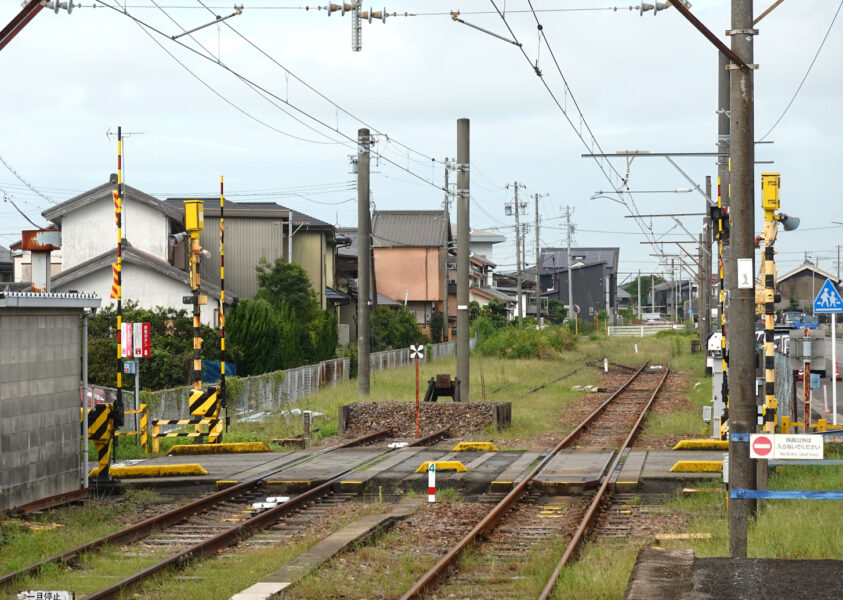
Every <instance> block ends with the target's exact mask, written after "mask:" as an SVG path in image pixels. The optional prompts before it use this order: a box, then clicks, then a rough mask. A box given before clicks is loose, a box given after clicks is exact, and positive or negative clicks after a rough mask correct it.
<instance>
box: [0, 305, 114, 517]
mask: <svg viewBox="0 0 843 600" xmlns="http://www.w3.org/2000/svg"><path fill="white" fill-rule="evenodd" d="M99 305H100V300H99V298H96V297H94V296H90V295H87V294H32V293H18V292H4V293H0V511H3V510H6V509H8V508H11V507H14V506H20V505H22V504H26V503H28V502H32V501H34V500H38V499H41V498H46V497H48V496H54V495H57V494H63V493H66V492H69V491H72V490H77V489H79V488H80V487H81V475H80V459H81V451H80V436H79V434H80V424H79V423H80V421H79V418H80V417H79V415H80V407H81V396H80V381H81V379H80V364H81V354H80V353H81V343H80V332H81V327H80V321H81V320H80V317H81V315H82V311H83V309H85V308H96V307H98V306H99Z"/></svg>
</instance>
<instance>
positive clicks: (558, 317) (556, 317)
mask: <svg viewBox="0 0 843 600" xmlns="http://www.w3.org/2000/svg"><path fill="white" fill-rule="evenodd" d="M567 313H568V309H566V308H565V303H564V302H562V301H561V300H557V299H555V298H551V299H550V301H549V302H548V303H547V314H548V316H549V317H550V320H551V321H553V322H554V323H561V322H562V321H564V320H565V316H566V315H567Z"/></svg>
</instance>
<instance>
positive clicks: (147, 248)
mask: <svg viewBox="0 0 843 600" xmlns="http://www.w3.org/2000/svg"><path fill="white" fill-rule="evenodd" d="M116 189H117V177H116V176H114V175H112V176H111V180H110V181H109V182H107V183H104V184H103V185H100V186H98V187H95V188H94V189H92V190H88V191H87V192H83V193H82V194H79V195H78V196H75V197H73V198H71V199H70V200H67V201H65V202H62V203H61V204H58V205H56V206H54V207H52V208H49V209H47V210H45V211H44V212H43V213H41V214H42V215H43V216H44V218H45V219H47V220H48V221H52V222H53V223H55V224H56V225H57V226H58V227H59V228H60V229H61V238H62V240H61V242H62V269H68V268H70V267H73V266H75V265H78V264H80V263H83V262H85V261H86V260H90V259H92V258H94V257H95V256H99V255H100V254H102V253H104V252H108V251H111V250H115V248H116V247H117V224H116V222H115V219H114V197H113V191H114V190H116ZM122 208H123V212H122V219H121V221H122V227H123V232H122V233H123V237H124V238H125V239H127V240H129V241H130V242H131V243H132V246H133V247H134V248H135V249H136V250H140V251H141V252H146V253H148V254H151V255H152V256H154V257H156V258H159V259H161V260H164V261H166V260H167V257H168V247H167V236H168V235H169V234H171V233H176V232H178V231H182V230H183V226H182V213H181V211H179V210H177V209H175V208H173V207H171V206H168V205H167V204H165V203H163V202H161V201H160V200H158V199H157V198H154V197H153V196H150V195H149V194H145V193H144V192H142V191H140V190H137V189H135V188H133V187H131V186H128V185H124V186H123V207H122ZM115 252H116V250H115Z"/></svg>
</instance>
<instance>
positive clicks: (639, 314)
mask: <svg viewBox="0 0 843 600" xmlns="http://www.w3.org/2000/svg"><path fill="white" fill-rule="evenodd" d="M638 318H639V319H640V318H641V269H638Z"/></svg>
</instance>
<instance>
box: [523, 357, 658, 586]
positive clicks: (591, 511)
mask: <svg viewBox="0 0 843 600" xmlns="http://www.w3.org/2000/svg"><path fill="white" fill-rule="evenodd" d="M669 373H670V368H667V369H665V373H664V376H663V377H662V378H661V380H660V381H659V384H658V385H657V386H656V389H655V390H654V391H653V394H652V395H651V396H650V400H649V401H648V402H647V405H646V406H645V407H644V409H643V410H642V411H641V414H640V415H638V420H637V421H635V425H633V426H632V430H631V431H630V432H629V435H628V436H626V440H624V443H623V445H622V446H621V447H620V449H619V450H618V452H617V455H616V456H615V460H614V461H613V462H612V466H611V467H610V468H609V470H608V471H607V474H606V477H604V478H603V484H602V485H601V486H600V489H598V490H597V493H595V494H594V498H593V499H592V501H591V504H589V506H588V510H586V512H585V514H584V515H583V518H582V520H581V521H580V525H579V527H577V530H576V531H575V532H574V535H573V537H572V538H571V541H570V542H568V547H567V548H565V552H564V553H563V554H562V558H560V559H559V563H558V564H557V565H556V568H555V569H553V572H552V573H551V574H550V578H549V579H548V582H547V584H545V586H544V589H543V590H542V592H541V594H540V595H539V597H538V600H547V599H548V598H549V597H550V593H551V592H552V591H553V586H555V585H556V580H557V579H558V578H559V574H560V573H561V572H562V569H563V568H564V567H565V565H566V564H567V563H568V560H569V559H570V558H571V556H573V554H574V552H575V551H576V549H577V546H578V545H579V542H580V540H581V539H582V538H583V536H584V535H585V533H586V531H587V530H588V527H589V525H591V522H592V521H593V520H594V515H596V514H597V510H598V508H599V507H600V502H601V501H602V500H603V496H604V495H605V494H606V491H607V490H608V489H609V485H610V483H611V481H612V475H613V474H614V472H615V469H617V467H618V463H620V460H621V457H622V456H623V452H624V451H625V450H626V449H627V448H628V447H629V446H630V445H631V444H632V441H633V440H634V439H635V436H636V435H638V430H639V429H640V428H641V424H642V423H643V422H644V417H645V416H647V412H648V411H649V410H650V407H651V406H652V405H653V402H654V401H655V399H656V396H657V395H658V393H659V391H661V389H662V385H663V384H664V382H665V380H666V379H667V376H668V374H669Z"/></svg>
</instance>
